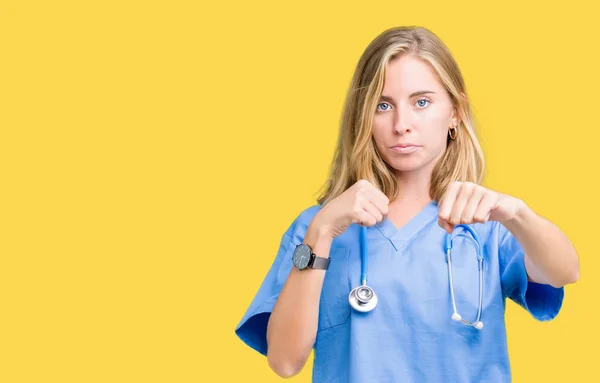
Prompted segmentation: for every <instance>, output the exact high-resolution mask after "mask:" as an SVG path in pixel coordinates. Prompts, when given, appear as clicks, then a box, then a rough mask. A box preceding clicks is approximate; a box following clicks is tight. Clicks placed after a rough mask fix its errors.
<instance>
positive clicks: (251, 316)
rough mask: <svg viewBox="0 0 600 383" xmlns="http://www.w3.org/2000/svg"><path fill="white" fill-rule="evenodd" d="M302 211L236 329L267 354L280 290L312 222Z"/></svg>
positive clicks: (254, 346)
mask: <svg viewBox="0 0 600 383" xmlns="http://www.w3.org/2000/svg"><path fill="white" fill-rule="evenodd" d="M305 220H306V217H305V216H303V215H302V214H301V215H300V216H299V217H298V218H296V219H295V220H294V222H293V223H292V224H291V225H290V227H289V228H288V229H287V230H286V232H285V233H284V234H283V236H282V237H281V242H280V244H279V249H278V251H277V255H276V256H275V259H274V261H273V264H272V265H271V268H270V269H269V270H268V272H267V274H266V276H265V278H264V279H263V282H262V284H261V285H260V287H259V289H258V291H257V293H256V295H255V296H254V299H253V300H252V302H251V303H250V306H249V307H248V309H247V310H246V313H245V314H244V316H243V317H242V320H241V321H240V322H239V324H238V325H237V327H236V328H235V333H236V335H237V336H238V337H239V338H240V339H241V340H242V341H243V342H244V343H245V344H246V345H248V346H249V347H251V348H252V349H254V350H256V351H258V352H260V353H261V354H263V355H267V324H268V322H269V317H270V315H271V312H272V311H273V307H274V306H275V302H276V301H277V298H278V297H279V293H280V292H281V289H282V288H283V285H284V283H285V281H286V279H287V276H288V275H289V272H290V271H291V268H292V266H293V262H292V253H293V251H294V249H295V247H296V245H299V244H300V243H302V241H303V240H304V234H305V232H306V230H307V227H308V224H307V223H305V222H304V221H305Z"/></svg>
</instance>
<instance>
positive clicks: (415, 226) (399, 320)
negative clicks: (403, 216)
mask: <svg viewBox="0 0 600 383" xmlns="http://www.w3.org/2000/svg"><path fill="white" fill-rule="evenodd" d="M320 208H321V207H320V206H319V205H314V206H311V207H309V208H307V209H305V210H304V211H302V212H301V213H300V214H299V215H298V216H297V217H296V219H295V220H294V221H293V223H292V224H291V225H290V227H289V228H288V230H287V231H286V232H285V233H284V234H283V237H282V240H281V244H280V247H279V251H278V253H277V256H276V257H275V260H274V262H273V264H272V266H271V268H270V270H269V271H268V273H267V275H266V277H265V279H264V281H263V283H262V285H261V286H260V288H259V290H258V292H257V294H256V296H255V297H254V299H253V301H252V302H251V304H250V306H249V308H248V310H247V311H246V313H245V314H244V316H243V318H242V320H241V321H240V322H239V324H238V326H237V327H236V329H235V332H236V334H237V335H238V336H239V338H240V339H241V340H242V341H243V342H244V343H246V344H247V345H248V346H249V347H251V348H253V349H254V350H256V351H258V352H260V353H262V354H263V355H266V353H267V342H266V329H267V322H268V320H269V315H270V313H271V311H272V309H273V306H274V304H275V301H276V300H277V297H278V295H279V292H280V291H281V288H282V287H283V284H284V283H285V281H286V278H287V276H288V274H289V272H290V270H291V268H292V267H293V263H292V253H293V251H294V248H295V247H296V246H297V245H299V244H300V243H302V241H303V238H304V234H305V233H306V230H307V228H308V225H309V224H310V222H311V220H312V218H313V217H314V215H315V214H316V213H317V212H318V211H319V209H320ZM437 220H438V205H437V203H436V202H435V201H432V202H431V203H429V204H428V205H427V206H426V207H425V208H424V209H423V210H421V211H420V212H419V213H418V214H417V215H416V216H415V217H414V218H412V219H411V220H410V221H409V222H408V223H407V224H406V225H405V226H403V227H402V228H400V229H399V230H398V229H397V228H396V227H395V226H394V224H393V223H392V222H391V221H390V220H389V219H386V220H384V221H383V222H381V223H379V224H377V225H376V226H372V227H369V228H368V230H367V239H368V259H369V261H368V285H369V286H371V287H372V288H373V289H374V291H375V292H376V294H377V296H378V298H379V303H378V305H377V307H376V308H375V309H374V310H373V311H371V312H368V313H360V312H356V311H355V310H353V309H352V308H351V307H350V305H349V303H348V294H349V293H350V290H352V288H354V287H356V286H358V285H359V284H360V273H361V262H360V259H361V257H360V228H361V227H360V226H359V225H357V224H354V225H351V226H350V227H349V228H348V229H347V230H346V231H345V232H344V233H343V234H342V235H340V236H338V237H336V238H335V239H334V241H333V243H332V246H331V251H330V259H331V262H330V265H329V269H328V270H327V271H326V275H325V279H324V282H323V290H322V295H321V301H320V309H319V324H318V332H317V338H316V342H315V345H314V361H313V374H312V376H313V382H316V383H319V382H351V383H353V382H357V383H358V382H361V383H362V382H400V381H402V382H441V381H451V382H476V381H478V382H479V381H486V382H510V381H511V373H510V363H509V357H508V350H507V340H506V328H505V321H504V312H505V307H506V306H505V305H506V301H505V300H506V298H509V299H511V300H513V301H514V302H516V303H517V304H519V305H520V306H521V307H523V308H524V309H525V310H527V311H528V312H529V313H530V314H531V315H532V317H533V318H535V319H537V320H539V321H548V320H551V319H553V318H554V317H556V315H557V314H558V312H559V311H560V309H561V305H562V302H563V298H564V288H554V287H552V286H549V285H543V284H538V283H532V282H528V280H527V274H526V271H525V265H524V252H523V248H522V247H521V245H520V244H519V243H518V242H517V240H516V238H515V237H514V236H513V235H512V234H511V233H510V232H509V231H508V230H507V229H506V228H505V227H504V226H503V225H501V224H499V223H498V222H493V221H490V222H487V223H485V224H479V223H478V224H473V225H471V226H472V227H473V229H475V231H476V232H477V234H478V236H479V240H480V241H481V242H482V245H483V247H484V248H483V258H484V261H483V309H482V316H481V320H482V322H483V324H484V327H483V329H482V330H477V329H475V328H473V327H471V326H465V325H463V324H460V323H458V322H456V321H453V320H452V318H451V317H452V313H453V310H452V302H451V297H450V287H449V279H448V269H447V263H446V258H445V252H444V239H445V235H446V232H445V231H444V230H443V229H442V228H441V227H440V226H439V225H438V223H437ZM459 230H464V229H462V228H459V229H457V230H456V231H455V234H458V233H459ZM464 233H465V234H466V235H469V233H468V232H467V231H466V230H464ZM476 251H477V250H476V248H475V247H474V246H473V243H472V242H471V241H469V240H467V239H465V238H464V237H457V238H455V240H454V241H453V248H452V269H453V280H454V293H455V299H456V305H457V311H458V313H459V314H461V315H462V317H463V318H464V319H467V320H470V321H473V320H474V319H475V317H476V315H477V307H478V302H479V301H478V298H479V279H478V278H479V277H478V268H477V258H476V254H477V253H476Z"/></svg>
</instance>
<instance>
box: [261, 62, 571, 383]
mask: <svg viewBox="0 0 600 383" xmlns="http://www.w3.org/2000/svg"><path fill="white" fill-rule="evenodd" d="M422 91H428V92H429V93H424V94H415V92H422ZM383 95H384V96H386V98H385V99H383V100H381V102H380V104H379V105H378V107H377V112H376V115H375V117H374V120H373V138H374V141H375V144H376V147H377V149H378V151H379V153H380V154H381V156H382V158H383V159H384V161H386V163H387V164H389V165H390V166H391V167H392V168H393V169H394V170H395V174H396V178H397V180H398V184H399V186H400V190H401V194H400V195H398V196H396V197H395V198H394V199H393V200H392V201H390V199H388V197H387V196H386V195H385V194H384V193H382V192H381V191H380V190H379V189H378V188H376V187H375V186H374V185H373V184H371V183H370V182H368V181H366V180H359V181H357V182H356V183H355V184H354V185H352V186H351V187H350V188H348V189H347V190H346V191H345V192H344V193H342V194H341V195H339V196H337V197H336V198H334V199H333V200H331V201H330V202H328V203H327V204H325V205H324V206H323V207H322V208H321V209H320V211H319V212H318V213H317V214H316V215H315V217H314V218H313V220H312V221H311V223H310V225H309V227H308V229H307V231H306V235H305V236H304V241H303V242H304V243H305V244H308V245H309V246H310V247H311V248H312V249H313V252H314V253H315V254H317V255H318V256H320V257H328V256H329V251H330V247H331V244H332V242H333V239H334V238H335V237H337V236H338V235H340V234H342V233H343V232H344V231H345V230H346V229H347V228H348V227H349V226H350V225H351V224H353V223H358V224H360V225H363V226H373V225H375V224H376V223H378V222H381V221H382V220H383V219H384V218H385V217H388V218H389V219H390V220H391V221H392V222H393V223H394V224H395V225H396V226H397V227H402V226H403V225H404V224H405V223H406V222H408V221H409V220H410V219H411V218H412V217H413V216H414V215H415V214H417V213H418V212H419V211H420V210H421V209H423V208H424V206H425V205H427V204H428V203H429V202H431V198H430V196H429V181H430V178H431V173H432V171H433V168H434V166H435V164H436V163H437V161H438V160H439V159H440V158H441V157H442V156H443V154H444V152H445V150H446V139H447V136H448V129H449V128H450V127H451V126H456V125H457V124H458V122H459V121H457V118H456V116H457V114H456V110H455V109H454V107H453V105H452V102H451V100H450V98H449V96H448V94H447V93H446V91H445V89H444V88H443V85H442V84H441V82H440V81H439V79H438V77H437V75H436V74H435V72H434V71H433V69H432V68H431V67H430V66H429V65H428V64H426V63H425V62H423V61H421V60H419V59H417V58H415V57H413V56H403V57H401V58H399V59H395V60H393V61H392V62H390V63H389V64H388V68H387V71H386V78H385V86H384V90H383ZM459 134H460V133H459ZM397 144H413V145H414V146H413V147H405V148H402V149H392V147H394V146H395V145H397ZM488 220H496V221H499V222H501V223H502V224H504V225H505V226H506V228H507V229H508V230H509V231H510V232H511V233H512V234H513V235H514V236H515V237H516V238H517V240H518V241H519V242H520V243H521V244H522V246H523V248H524V249H525V252H526V256H525V266H526V269H527V273H528V275H529V278H530V279H531V280H532V281H535V282H539V283H547V284H550V285H553V286H556V287H559V286H563V285H565V284H567V283H573V282H575V281H576V280H577V279H578V277H579V264H578V259H577V254H576V252H575V249H574V248H573V246H572V245H571V244H570V242H569V241H568V239H567V238H566V237H565V235H564V234H563V233H562V232H561V231H560V230H559V229H558V228H557V227H556V226H554V225H553V224H552V223H550V222H549V221H547V220H545V219H543V218H541V217H539V216H538V215H537V214H535V213H534V212H533V211H532V210H531V209H530V208H529V207H528V206H527V205H526V204H525V203H524V202H523V201H521V200H519V199H517V198H514V197H511V196H508V195H505V194H501V193H498V192H495V191H493V190H489V189H486V188H484V187H482V186H479V185H475V184H472V183H468V182H455V183H452V184H451V185H450V186H449V188H448V190H447V192H446V194H445V195H444V197H443V199H442V201H440V204H439V220H438V223H439V225H440V226H441V227H443V228H444V229H446V230H447V231H449V232H450V231H451V230H452V227H453V225H456V224H458V223H467V224H468V223H474V222H486V221H488ZM325 273H326V271H324V270H318V269H306V270H303V271H299V270H298V269H296V268H295V267H294V268H292V270H291V271H290V274H289V276H288V278H287V279H286V282H285V284H284V285H283V287H282V290H281V292H280V294H279V297H278V299H277V301H276V303H275V306H274V308H273V311H272V313H271V315H270V317H269V322H268V326H267V344H268V348H267V359H268V363H269V366H270V367H271V368H272V369H273V371H275V372H276V373H277V374H278V375H279V376H282V377H291V376H294V375H296V374H298V373H299V372H300V371H301V370H302V368H303V367H304V365H305V364H306V361H307V359H308V356H309V354H310V352H311V350H312V347H313V345H314V343H315V340H316V333H317V327H318V319H319V301H320V295H321V292H322V286H323V280H324V278H325Z"/></svg>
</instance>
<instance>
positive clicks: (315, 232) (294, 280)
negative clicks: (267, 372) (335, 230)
mask: <svg viewBox="0 0 600 383" xmlns="http://www.w3.org/2000/svg"><path fill="white" fill-rule="evenodd" d="M331 241H332V240H331V239H330V238H329V237H328V236H326V235H323V234H322V233H320V232H319V229H318V228H316V227H314V226H311V227H309V228H308V230H307V232H306V236H305V238H304V243H306V244H308V245H309V246H311V248H312V249H313V252H314V253H315V254H317V255H318V256H320V257H328V256H329V250H330V247H331ZM325 273H326V271H325V270H318V269H306V270H303V271H299V270H298V269H296V268H295V267H292V270H291V271H290V274H289V276H288V279H287V280H286V282H285V284H284V286H283V287H282V290H281V293H280V295H279V298H278V299H277V302H276V304H275V307H274V308H273V312H272V313H271V316H270V319H269V323H268V326H267V344H268V352H267V357H268V361H269V365H270V367H271V368H272V369H273V370H274V371H275V372H276V373H277V374H278V375H280V376H283V377H290V376H293V375H296V374H297V373H299V372H300V371H301V370H302V367H303V366H304V365H305V363H306V361H307V359H308V356H309V354H310V351H311V350H312V347H313V345H314V342H315V339H316V333H317V327H318V320H319V302H320V297H321V290H322V287H323V280H324V278H325Z"/></svg>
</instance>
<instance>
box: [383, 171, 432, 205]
mask: <svg viewBox="0 0 600 383" xmlns="http://www.w3.org/2000/svg"><path fill="white" fill-rule="evenodd" d="M396 179H397V182H398V188H399V192H398V195H397V196H396V197H395V198H393V199H392V203H393V204H397V205H404V204H410V205H419V206H420V205H426V204H428V203H429V202H431V196H430V195H429V183H430V180H431V174H424V172H401V173H398V174H396Z"/></svg>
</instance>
